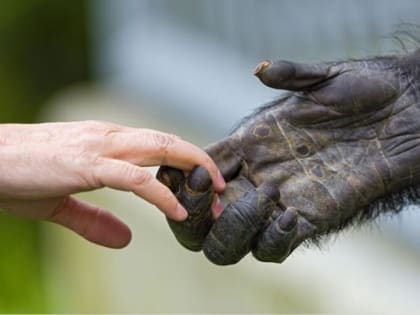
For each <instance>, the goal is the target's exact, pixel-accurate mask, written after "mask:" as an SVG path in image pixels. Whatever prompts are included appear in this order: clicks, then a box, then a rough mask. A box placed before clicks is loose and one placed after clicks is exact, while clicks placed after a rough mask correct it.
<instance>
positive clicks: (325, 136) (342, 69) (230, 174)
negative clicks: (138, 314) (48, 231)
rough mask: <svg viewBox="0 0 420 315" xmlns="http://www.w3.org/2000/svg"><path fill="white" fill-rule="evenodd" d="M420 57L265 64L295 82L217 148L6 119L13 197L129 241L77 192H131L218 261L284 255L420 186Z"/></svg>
mask: <svg viewBox="0 0 420 315" xmlns="http://www.w3.org/2000/svg"><path fill="white" fill-rule="evenodd" d="M419 65H420V53H419V52H416V53H414V54H410V55H406V56H395V57H380V58H374V59H365V60H351V61H342V62H329V63H321V64H315V65H307V64H297V63H292V62H285V61H278V62H275V63H272V62H263V63H262V64H260V66H259V67H258V68H257V70H256V75H257V76H258V77H259V78H260V79H261V81H262V82H263V83H264V84H266V85H268V86H270V87H273V88H276V89H283V90H289V91H290V93H289V94H287V95H286V96H284V97H283V98H281V99H279V100H277V101H274V102H272V103H271V104H269V105H267V106H265V107H262V108H260V109H258V110H257V111H256V112H255V113H254V114H253V115H251V116H250V117H247V118H246V119H244V121H243V122H242V124H241V125H240V126H239V127H238V128H237V129H236V130H235V131H234V132H233V133H232V134H231V135H230V136H228V137H227V138H225V139H222V140H221V141H219V142H217V143H215V144H212V145H210V146H208V147H207V148H206V149H205V150H206V151H207V153H206V152H205V151H203V150H201V149H199V148H197V147H196V146H194V145H192V144H190V143H188V142H186V141H183V140H182V139H180V138H178V137H176V136H173V135H168V134H164V133H161V132H158V131H153V130H147V129H134V128H129V127H125V126H119V125H115V124H110V123H104V122H95V121H92V122H74V123H51V124H38V125H2V126H0V153H1V156H2V163H0V208H2V209H4V210H6V211H7V212H10V213H12V214H15V215H18V216H21V217H28V218H34V219H44V220H49V221H52V222H56V223H58V224H61V225H63V226H65V227H68V228H70V229H72V230H74V231H75V232H77V233H79V234H80V235H82V236H83V237H85V238H86V239H88V240H90V241H93V242H95V243H98V244H101V245H105V246H109V247H115V248H119V247H123V246H125V245H127V244H128V242H129V241H130V238H131V233H130V230H129V229H128V227H127V226H126V225H125V224H124V223H123V222H121V221H120V220H119V219H117V218H116V217H114V216H113V215H112V214H110V213H109V212H107V211H105V210H103V209H99V208H98V207H95V206H93V205H89V204H86V203H84V202H82V201H80V200H77V199H75V198H74V197H72V196H71V194H73V193H76V192H80V191H88V190H93V189H98V188H101V187H110V188H114V189H119V190H125V191H131V192H133V193H135V194H136V195H138V196H140V197H142V198H144V199H145V200H147V201H148V202H150V203H152V204H154V205H156V206H157V207H158V208H159V209H160V210H161V211H162V212H163V213H164V214H165V215H166V216H167V218H168V221H169V225H170V227H171V228H172V230H173V232H174V234H175V236H176V238H177V239H178V241H179V242H180V243H181V244H182V245H184V246H185V247H186V248H188V249H190V250H194V251H199V250H201V249H202V250H203V251H204V254H205V255H206V256H207V257H208V258H209V260H210V261H212V262H214V263H216V264H220V265H227V264H234V263H236V262H238V261H239V260H240V259H242V258H243V257H244V256H245V255H247V254H248V253H249V252H252V254H253V255H254V257H256V258H257V259H258V260H261V261H268V262H282V261H283V260H284V259H285V258H287V256H288V255H289V254H290V253H291V252H292V251H293V250H294V249H295V248H296V247H298V246H299V245H300V244H301V243H302V242H304V241H305V240H316V239H318V238H319V237H320V236H322V235H325V234H327V233H330V232H332V231H338V230H340V229H342V228H343V227H345V226H346V225H347V224H349V223H350V222H352V221H354V220H355V219H359V220H363V219H367V218H371V217H373V216H375V215H376V214H377V210H375V209H373V210H372V208H371V205H372V204H374V203H375V202H376V201H377V200H378V199H380V198H381V197H384V196H387V195H390V194H393V193H398V192H401V191H402V190H404V189H406V188H409V187H413V186H414V185H417V184H419V183H418V180H417V179H418V178H420V176H419V175H420V174H419V173H420V168H418V167H417V166H416V165H417V164H418V163H417V161H418V159H419V158H420V145H419V146H418V145H417V142H418V141H417V139H418V138H419V137H418V136H417V135H420V122H419V120H418V111H419V108H418V107H419V102H418V99H420V98H419V95H418V88H417V85H416V82H417V81H418V73H420V71H419V67H420V66H419ZM213 161H214V162H213ZM152 165H163V166H162V167H161V169H160V170H159V172H158V176H157V177H158V180H159V181H158V180H157V179H155V178H153V177H152V176H151V175H150V174H149V173H148V172H147V171H146V170H145V169H144V168H142V167H143V166H152ZM197 165H199V166H198V167H195V166H197ZM194 167H195V168H194ZM218 169H220V172H219V171H218ZM225 181H226V182H227V184H225ZM408 197H410V196H409V195H408ZM180 204H182V206H180ZM185 209H186V210H187V211H188V217H187V214H186V212H185ZM375 211H376V212H375Z"/></svg>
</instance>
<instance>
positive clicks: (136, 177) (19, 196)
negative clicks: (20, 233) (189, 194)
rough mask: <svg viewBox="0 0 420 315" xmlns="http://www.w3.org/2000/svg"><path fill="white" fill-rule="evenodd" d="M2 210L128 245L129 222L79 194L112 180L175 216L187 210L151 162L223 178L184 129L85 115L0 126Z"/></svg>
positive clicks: (217, 180) (218, 183) (220, 184)
mask: <svg viewBox="0 0 420 315" xmlns="http://www.w3.org/2000/svg"><path fill="white" fill-rule="evenodd" d="M0 155H1V163H0V209H2V210H4V211H5V212H7V213H10V214H13V215H16V216H19V217H24V218H31V219H41V220H48V221H51V222H55V223H58V224H60V225H63V226H64V227H67V228H69V229H71V230H73V231H75V232H76V233H78V234H80V235H81V236H83V237H84V238H86V239H88V240H90V241H92V242H95V243H97V244H100V245H104V246H108V247H112V248H121V247H124V246H126V245H127V244H128V243H129V242H130V240H131V232H130V230H129V228H128V227H127V225H126V224H125V223H123V222H122V221H121V220H119V219H118V218H117V217H115V216H114V215H112V214H111V213H110V212H108V211H107V210H104V209H101V208H99V207H96V206H94V205H91V204H88V203H86V202H83V201H81V200H78V199H76V198H75V197H73V196H71V195H72V194H74V193H77V192H82V191H89V190H94V189H98V188H102V187H110V188H114V189H118V190H123V191H130V192H133V193H134V194H136V195H138V196H139V197H141V198H143V199H145V200H146V201H148V202H150V203H152V204H154V205H155V206H156V207H158V208H159V209H160V210H161V211H162V212H163V213H164V214H165V215H166V216H167V217H168V218H171V219H174V220H184V219H185V218H186V217H187V213H186V211H185V209H184V208H183V207H182V206H181V205H180V204H179V202H178V201H177V199H176V198H175V196H174V195H173V194H172V192H171V191H170V190H169V189H168V188H167V187H166V186H164V185H162V184H161V183H160V182H159V181H158V180H156V179H155V178H154V177H153V176H152V175H151V174H150V173H149V172H148V171H147V169H145V168H143V167H144V166H155V165H171V166H173V167H176V168H178V169H183V170H186V171H188V170H190V169H191V168H192V167H193V166H195V165H203V166H205V167H206V168H207V169H208V170H209V172H210V174H211V178H212V182H213V183H214V189H215V190H216V191H219V192H220V191H222V190H223V188H224V185H225V184H224V181H223V178H222V177H221V176H220V173H219V171H218V169H217V167H216V165H215V164H214V162H213V161H212V160H211V159H210V158H209V156H208V155H207V154H206V153H205V152H204V151H203V150H201V149H199V148H198V147H196V146H194V145H192V144H190V143H188V142H186V141H184V140H182V139H180V138H179V137H177V136H174V135H170V134H165V133H162V132H158V131H154V130H149V129H135V128H129V127H126V126H120V125H116V124H111V123H107V122H99V121H85V122H70V123H45V124H31V125H24V124H6V125H1V126H0Z"/></svg>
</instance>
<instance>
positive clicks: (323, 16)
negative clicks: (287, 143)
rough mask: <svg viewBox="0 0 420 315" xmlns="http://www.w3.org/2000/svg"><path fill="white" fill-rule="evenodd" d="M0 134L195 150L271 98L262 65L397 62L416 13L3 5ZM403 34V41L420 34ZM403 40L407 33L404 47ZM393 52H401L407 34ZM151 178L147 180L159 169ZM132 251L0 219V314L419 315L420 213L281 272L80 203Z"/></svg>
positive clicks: (125, 208)
mask: <svg viewBox="0 0 420 315" xmlns="http://www.w3.org/2000/svg"><path fill="white" fill-rule="evenodd" d="M0 17H1V18H0V42H1V49H0V121H1V122H44V121H69V120H86V119H101V120H109V121H113V122H116V123H121V124H128V125H131V126H135V127H136V126H137V127H149V128H154V129H161V130H164V131H168V132H171V133H176V134H179V135H181V136H182V137H183V138H185V139H187V140H190V141H192V142H194V143H197V144H199V145H202V146H204V145H206V144H207V143H209V142H212V141H215V140H217V139H218V138H220V137H222V136H224V135H226V134H227V133H228V132H229V130H230V128H231V127H232V126H233V125H234V124H235V122H236V121H238V120H239V119H240V118H241V117H242V116H244V115H246V114H249V113H250V112H251V111H252V110H253V109H254V108H255V107H256V106H258V105H260V104H263V103H264V102H266V101H269V100H271V99H273V98H274V97H276V96H277V95H279V92H276V91H273V90H270V89H268V88H265V87H264V86H262V85H261V84H260V83H259V82H258V81H257V80H256V79H255V78H254V77H253V76H252V70H253V67H254V66H255V65H256V64H257V63H258V62H259V61H260V60H262V59H277V58H279V59H291V60H295V61H306V62H317V61H321V60H329V59H342V58H348V57H352V58H355V57H362V56H366V55H369V56H372V55H378V54H389V53H396V52H398V51H401V49H400V48H401V47H400V45H399V44H398V41H395V40H392V35H393V33H394V31H395V30H397V29H399V28H400V27H401V23H402V22H404V23H408V24H409V23H414V24H416V23H417V24H420V2H419V1H415V0H412V1H410V0H399V1H391V0H372V1H364V0H358V1H345V2H344V1H327V0H319V1H303V0H124V1H117V0H97V1H82V0H73V1H57V0H32V1H31V0H20V1H14V0H2V1H1V2H0ZM408 24H405V25H404V26H403V28H405V29H406V28H407V27H408V28H412V29H414V30H415V29H416V27H413V26H410V25H408ZM402 37H404V35H402ZM404 41H405V43H406V44H407V45H408V46H410V45H412V44H413V42H412V41H411V39H410V38H409V36H408V37H407V36H405V38H404ZM155 171H156V170H155V169H151V172H155ZM80 197H81V198H84V199H86V200H89V201H91V202H95V203H97V204H98V205H102V206H104V207H107V208H109V209H112V210H114V211H115V213H116V214H117V215H119V216H121V217H122V218H124V219H125V220H126V222H128V223H129V225H130V226H131V228H132V230H133V233H134V239H133V241H132V243H131V245H130V246H129V247H128V248H126V249H124V250H119V251H117V250H110V249H104V248H100V247H97V246H95V245H92V244H88V243H87V242H85V241H84V240H82V239H81V238H79V237H78V236H76V235H74V234H72V233H71V232H68V231H65V230H63V229H62V228H59V227H57V226H53V225H52V224H47V223H37V222H30V221H24V220H18V219H14V218H11V217H8V216H5V215H1V216H0V255H1V259H0V312H2V313H4V312H9V313H11V312H20V313H23V312H32V313H44V312H54V313H60V312H63V313H96V312H100V313H107V312H118V313H130V312H147V313H153V312H166V313H168V312H174V313H183V312H224V313H228V312H235V313H242V312H277V313H296V312H299V313H312V312H316V313H320V312H322V313H338V312H339V313H347V312H352V313H360V312H365V313H366V312H377V313H396V312H398V313H402V312H404V313H416V312H418V309H419V307H420V300H419V292H420V211H419V209H417V208H414V207H412V208H409V209H406V210H405V211H404V213H403V214H402V215H399V216H397V217H384V218H382V219H380V220H379V221H377V223H375V224H371V225H367V226H365V227H363V228H361V229H357V230H354V231H346V232H344V233H343V234H341V235H340V236H339V237H337V238H335V239H333V240H332V241H329V242H327V243H326V244H325V246H324V249H323V250H319V249H317V248H310V249H299V250H297V251H296V252H295V253H294V254H293V255H292V256H291V257H290V258H289V259H288V260H287V261H286V262H284V263H283V264H281V265H275V264H263V263H259V262H256V261H255V260H253V259H252V258H251V257H247V258H246V259H244V260H243V261H242V262H240V263H239V264H237V265H235V266H231V267H217V266H214V265H211V264H210V263H209V262H207V261H206V260H205V258H204V257H203V256H202V255H201V254H197V253H191V252H188V251H186V250H185V249H183V248H181V246H180V245H178V244H177V243H176V241H175V239H174V237H173V236H172V235H171V233H170V231H169V229H168V227H167V226H166V223H165V219H164V217H163V216H162V215H161V214H160V213H159V212H158V211H157V210H156V209H154V208H153V207H151V206H149V205H147V204H146V203H145V202H143V201H142V200H139V199H138V198H136V197H134V196H132V195H130V194H128V193H122V192H116V191H111V190H100V191H96V192H92V193H85V194H82V195H80Z"/></svg>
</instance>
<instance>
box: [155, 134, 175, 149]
mask: <svg viewBox="0 0 420 315" xmlns="http://www.w3.org/2000/svg"><path fill="white" fill-rule="evenodd" d="M153 141H154V143H155V145H156V146H157V147H158V149H159V150H162V151H166V150H167V149H168V148H169V147H170V146H172V145H173V144H174V142H175V141H177V137H176V136H175V135H172V134H165V133H158V132H157V133H154V134H153Z"/></svg>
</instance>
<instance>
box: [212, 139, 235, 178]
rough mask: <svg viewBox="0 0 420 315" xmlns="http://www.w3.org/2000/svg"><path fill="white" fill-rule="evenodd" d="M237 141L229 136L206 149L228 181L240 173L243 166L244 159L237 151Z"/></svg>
mask: <svg viewBox="0 0 420 315" xmlns="http://www.w3.org/2000/svg"><path fill="white" fill-rule="evenodd" d="M236 146H237V141H236V139H235V138H234V137H228V138H226V139H223V140H221V141H218V142H216V143H213V144H211V145H209V146H207V147H206V148H205V151H206V152H207V153H208V155H210V157H211V158H212V159H213V160H214V162H215V163H216V165H217V167H218V168H219V170H220V173H221V174H222V176H223V178H224V179H225V181H226V182H228V181H230V180H231V179H232V178H234V177H235V175H236V174H238V173H239V171H240V169H241V167H242V159H241V157H240V156H238V155H237V154H236V153H235V152H238V150H235V147H236Z"/></svg>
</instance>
